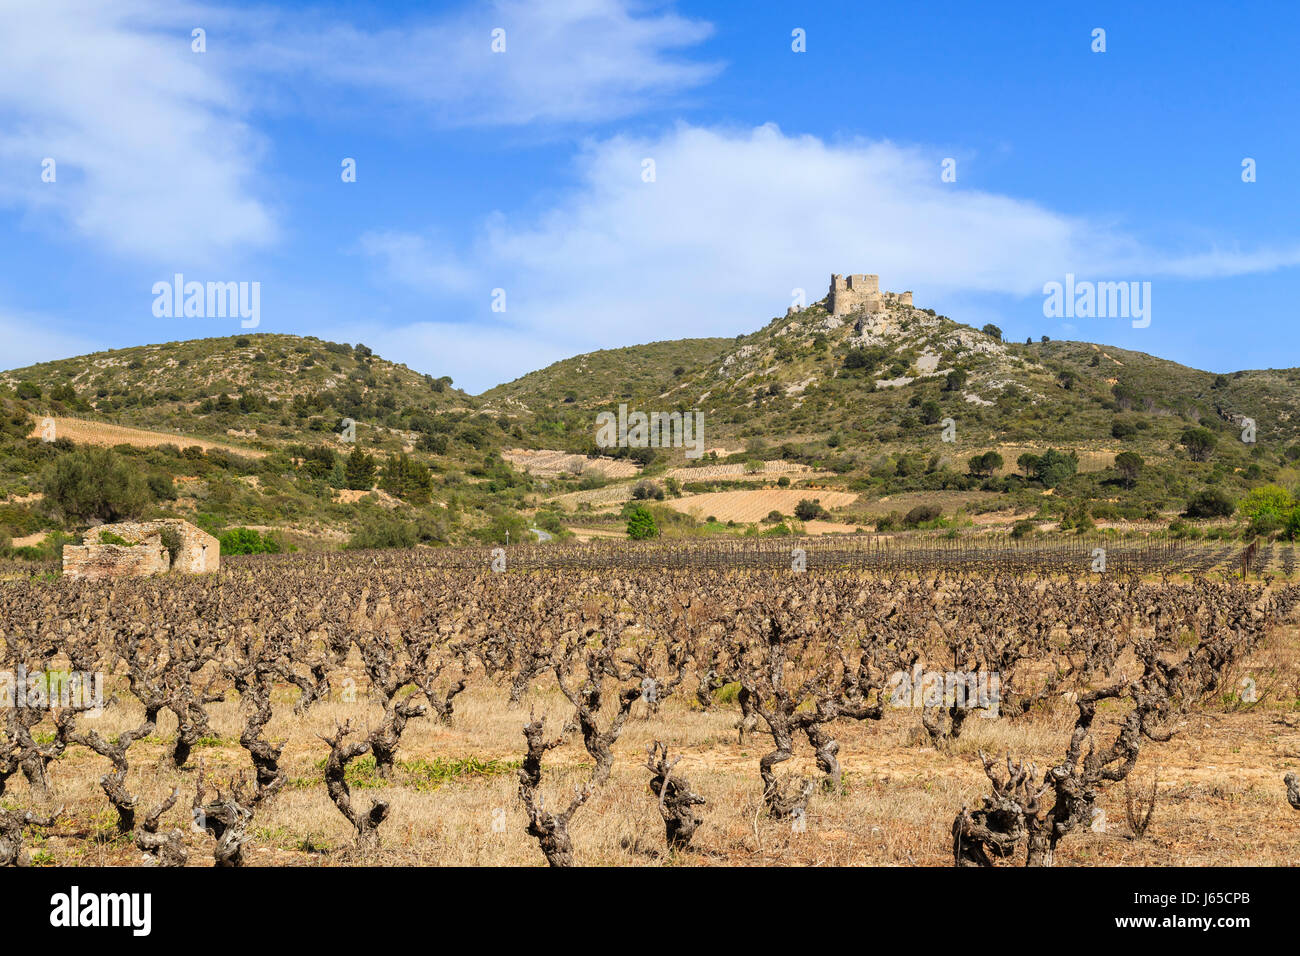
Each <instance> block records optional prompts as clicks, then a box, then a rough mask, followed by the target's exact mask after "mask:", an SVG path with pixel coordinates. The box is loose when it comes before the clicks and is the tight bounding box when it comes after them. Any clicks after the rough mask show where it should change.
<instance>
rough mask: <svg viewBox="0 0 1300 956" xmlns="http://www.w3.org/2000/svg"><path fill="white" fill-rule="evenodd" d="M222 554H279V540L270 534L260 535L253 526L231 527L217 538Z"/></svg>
mask: <svg viewBox="0 0 1300 956" xmlns="http://www.w3.org/2000/svg"><path fill="white" fill-rule="evenodd" d="M217 540H219V541H220V542H221V553H222V554H279V553H280V551H281V548H280V542H279V541H277V540H276V538H275V536H274V535H272V534H269V533H268V534H266V535H262V534H259V533H258V532H257V531H256V530H254V529H253V528H231V529H230V530H229V531H224V532H222V534H221V536H220V537H219V538H218V539H217Z"/></svg>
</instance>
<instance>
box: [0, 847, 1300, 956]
mask: <svg viewBox="0 0 1300 956" xmlns="http://www.w3.org/2000/svg"><path fill="white" fill-rule="evenodd" d="M0 898H2V899H3V900H4V901H5V910H6V911H7V913H8V914H9V917H10V919H9V921H8V925H9V929H10V930H11V931H17V932H18V934H19V936H20V937H21V938H22V939H23V941H24V942H26V941H28V940H32V941H35V940H37V939H41V938H51V939H53V940H57V939H58V938H59V937H62V936H68V935H76V936H79V937H81V938H82V939H83V940H89V939H90V938H91V937H92V936H93V937H102V938H104V939H109V938H112V939H114V940H116V941H117V942H118V943H121V944H124V945H125V946H126V947H127V948H128V949H130V948H136V947H139V948H148V947H149V946H150V945H156V944H159V943H163V944H173V943H178V942H192V941H193V940H194V939H195V933H196V931H198V932H202V933H211V932H219V933H221V934H222V936H223V937H225V936H226V935H227V934H230V935H235V936H243V935H245V934H247V933H273V934H277V935H279V934H284V933H297V932H324V933H327V934H328V936H329V939H330V942H331V943H335V944H342V945H346V944H349V943H353V942H356V943H358V944H362V943H371V944H373V943H374V942H375V940H376V939H377V936H376V933H377V931H378V932H381V933H382V931H383V929H384V928H385V926H384V925H377V923H378V924H384V923H388V922H391V923H392V924H393V928H395V929H398V928H400V927H402V926H403V925H404V924H405V926H407V927H414V926H420V927H422V929H421V932H427V931H428V930H429V929H431V928H432V927H433V925H435V924H437V925H439V933H440V938H442V934H444V933H445V934H447V935H452V936H455V935H457V930H460V931H462V932H464V933H466V934H467V935H472V936H474V937H475V938H478V939H480V940H481V939H485V938H487V937H485V936H484V935H483V934H484V933H488V934H489V935H494V936H499V935H500V934H509V933H510V932H511V931H512V930H511V927H512V926H515V927H516V928H518V929H519V930H520V931H525V929H526V927H528V926H532V927H533V930H535V929H536V928H537V927H538V925H539V923H538V921H540V924H548V923H552V920H557V921H563V922H562V923H555V924H553V925H557V926H558V925H564V924H568V925H569V926H570V927H573V926H575V925H576V924H575V923H574V922H573V921H574V920H575V919H578V920H580V922H581V926H582V928H583V932H584V934H585V933H587V932H589V931H590V930H591V929H593V928H596V926H599V925H600V924H602V923H605V924H607V925H608V927H609V928H610V929H611V930H613V929H622V930H627V929H629V928H631V927H633V926H636V925H638V924H639V925H641V926H642V928H643V929H644V930H648V931H650V932H652V933H654V935H659V933H664V934H667V935H668V936H669V938H671V936H672V935H673V934H674V930H673V925H674V924H675V923H677V922H679V921H681V923H682V926H681V930H682V932H683V933H684V932H686V931H687V926H688V925H689V926H695V928H693V929H691V930H690V931H691V932H692V933H697V932H698V926H697V925H696V924H697V923H698V921H699V920H700V919H705V920H706V921H707V922H714V923H716V924H717V926H718V929H719V931H722V930H724V929H725V930H726V931H727V932H737V931H740V932H743V930H744V926H745V920H746V918H747V916H746V914H749V918H754V917H761V919H760V920H759V921H758V922H756V923H755V924H754V925H755V926H756V927H757V926H760V925H761V926H762V933H763V936H764V939H765V940H768V941H770V942H777V940H776V939H775V938H770V937H771V933H772V932H773V931H775V932H777V933H780V934H781V935H783V936H787V935H788V937H789V938H790V939H791V940H805V941H808V942H811V941H812V940H813V939H814V938H816V934H818V933H820V932H823V931H824V926H822V925H821V924H822V923H823V921H826V920H830V921H833V922H834V923H835V924H839V925H842V926H843V927H844V929H845V930H849V929H851V928H856V929H855V930H854V931H863V930H868V931H870V930H873V929H876V928H879V929H887V927H888V926H890V925H894V926H897V927H899V928H900V929H901V928H903V927H910V930H907V931H906V932H908V933H909V934H912V933H916V932H920V933H921V936H922V937H924V936H927V934H929V933H931V932H933V933H936V934H947V933H951V932H953V931H967V930H969V931H972V932H973V931H976V930H980V928H981V927H983V930H985V931H987V932H991V933H997V932H1002V931H1012V932H1014V933H1015V934H1016V935H1017V936H1018V937H1019V938H1022V939H1027V938H1031V937H1029V936H1027V935H1025V934H1028V933H1034V932H1037V931H1042V932H1050V933H1053V934H1060V933H1061V932H1063V931H1064V932H1068V933H1070V934H1075V933H1078V934H1081V935H1082V936H1084V937H1086V938H1089V939H1095V938H1096V936H1098V935H1107V936H1109V935H1110V934H1112V933H1113V934H1115V935H1116V936H1125V935H1139V936H1146V937H1148V938H1150V937H1152V936H1157V937H1159V936H1161V935H1164V934H1172V935H1171V937H1170V938H1174V937H1177V938H1179V939H1185V938H1186V936H1187V935H1188V934H1193V933H1195V934H1200V935H1202V936H1204V937H1206V938H1208V939H1214V940H1215V941H1216V943H1219V944H1220V945H1225V944H1226V945H1232V942H1233V941H1234V940H1235V939H1237V938H1239V934H1241V933H1251V932H1253V931H1255V930H1260V929H1263V930H1265V931H1266V932H1268V933H1270V934H1272V935H1276V934H1278V933H1279V932H1286V931H1290V930H1294V928H1295V925H1296V918H1297V908H1296V896H1295V872H1294V871H1291V870H1285V869H1122V870H1118V869H1075V868H1071V869H1037V870H1030V869H1015V868H999V869H995V870H982V871H981V870H941V869H759V868H731V867H728V868H725V869H722V868H699V869H684V868H683V869H679V868H662V869H608V870H602V871H600V872H598V873H597V872H592V871H591V870H589V869H583V868H576V869H573V870H544V869H476V870H455V871H452V870H446V869H438V868H426V869H402V868H365V867H359V868H351V869H349V868H321V867H317V868H266V869H260V868H247V869H240V870H217V869H211V868H184V869H166V870H164V869H90V868H85V869H71V868H26V869H21V870H19V869H6V870H0ZM512 914H513V915H512ZM515 920H518V922H517V923H516V922H515ZM647 921H648V922H647ZM652 926H653V927H655V929H651V927H652ZM922 928H924V929H922ZM586 938H587V939H591V938H592V937H590V936H587V937H586ZM917 938H918V939H919V938H920V937H917ZM1270 938H1272V937H1271V936H1270ZM11 939H13V937H11Z"/></svg>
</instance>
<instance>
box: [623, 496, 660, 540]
mask: <svg viewBox="0 0 1300 956" xmlns="http://www.w3.org/2000/svg"><path fill="white" fill-rule="evenodd" d="M658 534H659V527H658V525H656V524H655V517H654V515H652V514H651V513H650V512H649V510H648V509H646V508H643V507H641V506H640V505H636V506H635V507H633V508H631V509H629V510H628V512H627V536H628V537H629V538H631V539H632V540H633V541H644V540H646V539H647V538H654V537H657V536H658Z"/></svg>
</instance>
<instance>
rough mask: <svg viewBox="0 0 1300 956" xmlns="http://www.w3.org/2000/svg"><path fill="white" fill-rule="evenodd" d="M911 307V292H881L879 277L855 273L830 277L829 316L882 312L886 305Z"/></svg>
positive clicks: (827, 303) (827, 299) (827, 304)
mask: <svg viewBox="0 0 1300 956" xmlns="http://www.w3.org/2000/svg"><path fill="white" fill-rule="evenodd" d="M891 304H899V305H904V306H907V307H909V308H910V307H911V305H912V293H911V292H902V293H897V292H881V291H880V276H878V275H870V274H863V273H855V274H853V275H849V276H842V275H839V274H835V275H832V276H831V288H830V292H829V294H828V295H827V297H826V308H827V310H828V311H829V312H830V314H831V315H848V314H849V313H850V312H882V311H884V309H885V307H886V306H887V305H891Z"/></svg>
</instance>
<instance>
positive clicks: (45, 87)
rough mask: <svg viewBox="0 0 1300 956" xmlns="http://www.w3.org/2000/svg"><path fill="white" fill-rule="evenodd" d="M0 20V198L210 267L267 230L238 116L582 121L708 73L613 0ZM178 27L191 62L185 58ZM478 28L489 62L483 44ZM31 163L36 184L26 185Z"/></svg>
mask: <svg viewBox="0 0 1300 956" xmlns="http://www.w3.org/2000/svg"><path fill="white" fill-rule="evenodd" d="M0 21H2V22H3V28H2V29H0V206H4V205H11V206H17V207H18V208H20V209H21V210H23V211H24V212H25V213H26V222H27V224H28V225H29V226H30V227H32V228H36V229H39V230H42V231H44V232H46V233H47V234H52V235H57V236H62V235H63V234H64V233H66V232H68V231H71V232H72V233H73V234H74V235H77V236H79V237H82V238H84V239H87V240H89V241H90V242H92V243H94V244H96V245H98V246H99V247H102V248H104V249H107V250H109V251H111V252H113V253H115V254H119V255H123V256H127V257H134V258H138V259H142V260H144V261H147V262H150V263H153V264H157V265H159V266H161V267H163V268H178V269H179V268H184V267H186V266H190V267H197V266H200V265H208V264H210V263H215V262H228V261H229V260H230V257H231V256H232V255H238V254H240V253H242V252H244V251H246V250H248V249H256V248H258V247H263V246H266V245H268V244H270V243H272V242H274V241H275V239H276V238H277V235H278V229H277V222H276V215H275V213H274V211H273V209H272V208H271V206H270V204H269V203H268V202H267V200H266V199H264V198H262V197H261V196H259V189H258V188H257V187H258V185H259V183H258V181H257V176H258V174H259V170H258V164H259V161H260V159H261V158H262V153H263V151H264V148H265V140H264V139H263V137H262V136H261V135H260V134H259V133H258V132H257V131H256V130H254V129H253V128H252V126H251V125H250V123H251V121H250V116H251V115H252V111H253V110H254V109H263V108H275V107H284V108H286V109H290V108H295V107H296V106H297V105H298V103H297V102H294V103H290V99H291V98H292V99H294V100H297V101H302V102H308V103H310V102H311V101H312V100H313V98H315V99H316V105H317V106H319V107H320V109H321V110H323V111H328V112H331V113H333V112H337V111H339V110H341V109H351V110H366V111H367V112H369V111H370V110H371V109H372V108H373V106H374V99H375V97H376V96H377V97H378V98H379V99H380V100H381V101H382V100H383V99H385V98H386V99H388V100H389V101H391V102H392V103H393V104H395V105H397V106H400V107H402V108H403V109H404V110H405V111H406V112H407V113H409V112H410V110H411V107H412V105H413V104H414V105H415V106H416V107H417V108H419V109H421V110H423V111H424V114H425V115H427V116H428V118H429V119H430V120H432V121H435V122H436V121H441V122H446V123H453V124H493V123H496V124H518V123H527V122H534V121H547V122H555V121H583V120H592V119H604V118H608V117H611V116H619V115H624V114H627V113H630V112H633V111H635V110H638V109H641V108H644V107H645V106H646V105H648V104H649V103H651V102H656V101H659V100H661V99H662V98H663V97H666V96H668V95H671V94H674V93H677V92H679V91H682V90H685V89H688V88H690V87H692V86H695V85H698V84H699V83H702V82H704V81H705V80H707V79H708V78H709V77H711V76H712V75H713V74H714V73H715V72H716V70H717V67H715V66H710V65H706V64H699V63H695V62H691V61H688V60H685V59H682V58H680V57H678V56H675V55H674V54H675V51H678V50H680V49H682V48H685V47H689V46H691V45H693V44H697V43H699V42H700V41H701V40H703V39H704V38H705V37H706V36H708V34H709V32H710V27H709V26H708V25H707V24H705V23H702V22H699V21H693V20H688V19H686V18H683V17H680V16H678V15H676V14H674V13H671V12H661V13H655V14H644V13H634V12H633V11H632V10H631V8H630V7H629V5H628V4H627V3H625V2H623V0H545V2H542V0H531V2H521V0H501V2H498V3H496V4H494V5H492V6H490V7H478V6H468V7H466V8H465V11H464V12H461V13H455V14H445V15H441V16H437V17H428V16H425V17H422V18H419V19H416V20H414V21H412V22H411V23H410V24H408V25H406V26H405V27H404V28H403V29H400V30H399V29H384V30H366V29H361V28H358V27H355V26H351V25H349V24H346V23H339V22H338V21H336V20H333V19H331V18H329V17H327V16H326V15H324V14H322V13H320V12H306V11H295V12H293V13H292V14H290V13H285V12H281V11H276V10H274V9H272V8H269V7H262V8H249V7H235V6H230V5H228V4H226V5H223V4H209V3H199V2H189V0H176V2H171V0H169V2H168V3H166V4H159V3H157V2H156V0H41V2H39V3H31V2H26V0H0ZM196 26H202V27H203V28H204V29H205V30H206V31H207V46H208V48H207V52H205V53H195V52H193V51H192V50H191V47H190V43H191V39H190V31H191V30H192V29H193V28H194V27H196ZM496 26H502V27H504V28H505V29H506V30H507V38H506V39H507V47H506V52H505V53H504V54H493V53H492V52H491V50H490V45H489V44H490V40H491V30H492V28H494V27H496ZM340 89H342V90H344V91H345V92H346V93H347V94H348V95H346V96H338V95H336V94H337V93H338V92H339V90H340ZM358 92H361V93H363V94H370V95H369V96H368V97H367V96H362V97H361V98H360V99H359V98H358V97H357V96H356V94H357V93H358ZM46 157H50V158H53V159H54V160H55V162H56V164H57V177H58V178H57V182H55V183H53V184H49V183H43V182H42V181H41V178H40V176H41V163H42V160H43V159H45V158H46Z"/></svg>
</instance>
